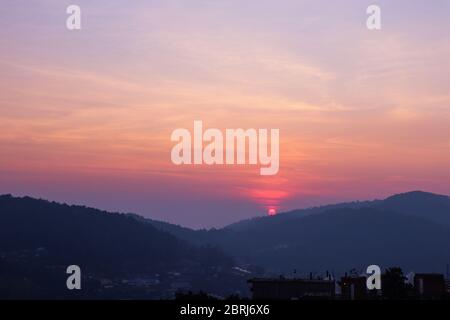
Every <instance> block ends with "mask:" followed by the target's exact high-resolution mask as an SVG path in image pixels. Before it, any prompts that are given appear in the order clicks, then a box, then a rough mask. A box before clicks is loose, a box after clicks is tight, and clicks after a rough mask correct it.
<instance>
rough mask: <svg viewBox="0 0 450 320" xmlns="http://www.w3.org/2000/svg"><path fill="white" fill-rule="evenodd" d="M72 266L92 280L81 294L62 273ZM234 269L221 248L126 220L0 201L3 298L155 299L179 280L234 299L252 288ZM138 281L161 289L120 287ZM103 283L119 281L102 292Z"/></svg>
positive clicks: (45, 203) (90, 211)
mask: <svg viewBox="0 0 450 320" xmlns="http://www.w3.org/2000/svg"><path fill="white" fill-rule="evenodd" d="M72 264H75V265H79V266H80V267H81V268H82V272H83V275H84V276H88V277H89V278H88V279H87V280H86V279H85V281H84V282H83V283H84V290H82V291H81V292H80V293H77V292H73V291H71V292H69V291H68V290H67V288H66V287H65V283H66V272H65V271H66V269H65V268H67V266H69V265H72ZM232 267H233V261H232V259H231V258H230V257H228V256H226V255H225V254H223V252H222V251H221V250H220V249H218V248H216V247H208V246H204V247H198V246H194V245H192V244H191V243H188V242H186V241H183V240H180V239H178V238H176V237H175V236H174V235H172V234H170V233H168V232H165V231H162V230H159V229H157V228H155V227H153V226H152V225H151V224H149V223H143V222H140V221H138V220H137V219H135V218H133V217H131V216H129V215H125V214H119V213H108V212H105V211H100V210H96V209H92V208H87V207H84V206H69V205H65V204H58V203H55V202H48V201H45V200H37V199H32V198H29V197H24V198H15V197H12V196H10V195H6V196H0V299H1V298H19V299H22V298H33V299H34V298H61V297H66V298H74V297H75V298H76V297H78V296H79V297H83V298H108V297H114V298H131V297H133V296H134V297H137V298H143V297H147V298H158V297H162V296H164V297H167V296H168V295H169V294H170V292H171V291H170V290H171V286H172V283H177V282H181V283H189V285H190V286H191V288H192V289H193V290H194V289H195V290H200V289H205V290H211V292H215V293H217V294H232V293H234V292H236V291H235V289H236V288H244V289H247V288H246V284H245V281H242V279H240V278H234V277H233V274H232V272H230V271H227V270H231V269H232ZM217 270H219V271H217ZM169 272H173V273H174V274H176V275H175V276H171V274H169ZM218 274H220V275H221V276H220V277H219V276H218ZM140 277H143V278H144V279H146V278H155V277H157V278H155V279H158V284H157V286H154V287H153V289H152V290H151V291H148V290H147V291H145V290H141V289H140V288H139V287H131V286H129V285H122V280H124V281H128V280H129V279H134V278H140ZM103 278H106V279H110V280H108V281H112V280H114V279H119V280H114V281H116V282H117V283H115V284H114V288H113V289H108V290H107V291H105V290H104V289H103V288H102V285H101V284H100V282H101V279H103ZM111 279H112V280H111ZM178 279H181V280H178ZM86 281H87V282H86ZM233 281H234V284H233ZM241 282H242V285H240V284H241ZM236 283H237V284H238V285H236ZM239 285H240V286H239ZM138 293H139V294H138ZM136 295H137V296H136Z"/></svg>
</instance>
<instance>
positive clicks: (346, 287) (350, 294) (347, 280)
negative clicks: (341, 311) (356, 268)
mask: <svg viewBox="0 0 450 320" xmlns="http://www.w3.org/2000/svg"><path fill="white" fill-rule="evenodd" d="M366 282H367V279H366V277H362V276H361V277H355V276H353V277H352V276H346V277H342V278H341V281H340V282H339V285H340V287H341V297H342V299H344V300H365V299H367V298H368V292H367V291H368V290H367V283H366Z"/></svg>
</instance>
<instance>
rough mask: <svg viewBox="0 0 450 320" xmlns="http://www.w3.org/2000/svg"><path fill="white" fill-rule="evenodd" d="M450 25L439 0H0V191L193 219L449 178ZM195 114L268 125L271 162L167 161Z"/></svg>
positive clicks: (433, 185) (449, 189) (429, 186)
mask: <svg viewBox="0 0 450 320" xmlns="http://www.w3.org/2000/svg"><path fill="white" fill-rule="evenodd" d="M70 4H77V5H79V6H80V7H81V11H82V29H81V30H78V31H69V30H68V29H66V18H67V17H68V15H67V14H66V7H67V6H68V5H70ZM370 4H378V5H379V6H380V7H381V10H382V29H381V30H380V31H369V30H368V29H367V28H366V18H367V15H366V8H367V6H369V5H370ZM449 32H450V1H448V0H433V1H425V0H421V1H412V0H408V1H407V0H396V1H392V0H391V1H378V0H377V1H374V0H371V1H364V0H339V1H329V0H310V1H301V0H289V1H287V0H283V1H274V0H271V1H266V0H249V1H243V0H179V1H174V0H152V1H143V0H136V1H125V0H120V1H119V0H96V1H92V0H72V1H64V0H52V1H51V0H39V1H37V0H2V1H1V3H0V75H1V76H0V93H1V95H0V193H2V194H3V193H12V194H14V195H29V196H33V197H41V198H45V199H49V200H55V201H61V202H67V203H71V204H83V205H88V206H93V207H96V208H100V209H106V210H111V211H120V212H135V213H138V214H141V215H144V216H146V217H150V218H154V219H159V220H165V221H169V222H174V223H177V224H181V225H184V226H189V227H195V228H198V227H212V226H214V227H220V226H223V225H225V224H227V223H231V222H234V221H237V220H240V219H244V218H250V217H254V216H261V215H267V214H268V211H269V210H270V209H275V210H277V212H280V211H285V210H290V209H295V208H304V207H308V206H312V205H319V204H327V203H333V202H340V201H348V200H358V199H359V200H365V199H374V198H383V197H386V196H389V195H391V194H393V193H398V192H405V191H411V190H419V189H420V190H424V191H430V192H436V193H441V194H447V195H449V194H450V139H449V138H450V37H449ZM194 120H201V121H203V125H204V126H205V127H206V128H218V129H221V130H225V129H226V128H243V129H248V128H256V129H258V128H269V129H270V128H278V129H280V171H279V173H278V174H277V175H275V176H260V175H259V166H209V167H208V166H196V167H194V166H175V165H174V164H172V162H171V160H170V151H171V148H172V146H173V145H174V143H173V142H171V141H170V135H171V132H172V131H173V130H175V129H177V128H187V129H190V130H192V127H193V121H194Z"/></svg>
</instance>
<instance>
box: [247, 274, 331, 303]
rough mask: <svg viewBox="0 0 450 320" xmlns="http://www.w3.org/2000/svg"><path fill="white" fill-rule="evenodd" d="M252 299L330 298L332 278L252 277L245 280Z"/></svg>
mask: <svg viewBox="0 0 450 320" xmlns="http://www.w3.org/2000/svg"><path fill="white" fill-rule="evenodd" d="M247 282H248V283H249V285H250V291H251V292H252V297H253V299H269V300H297V299H311V298H312V299H332V298H334V295H335V282H334V280H316V279H288V278H283V277H280V278H254V279H250V280H248V281H247Z"/></svg>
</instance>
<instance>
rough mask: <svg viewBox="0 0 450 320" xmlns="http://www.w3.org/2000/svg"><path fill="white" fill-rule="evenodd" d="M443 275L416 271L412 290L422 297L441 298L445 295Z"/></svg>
mask: <svg viewBox="0 0 450 320" xmlns="http://www.w3.org/2000/svg"><path fill="white" fill-rule="evenodd" d="M445 287H446V286H445V279H444V275H442V274H436V273H417V274H416V275H415V276H414V290H415V293H416V295H417V296H418V297H420V298H423V299H442V298H443V297H444V296H445V289H446V288H445Z"/></svg>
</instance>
